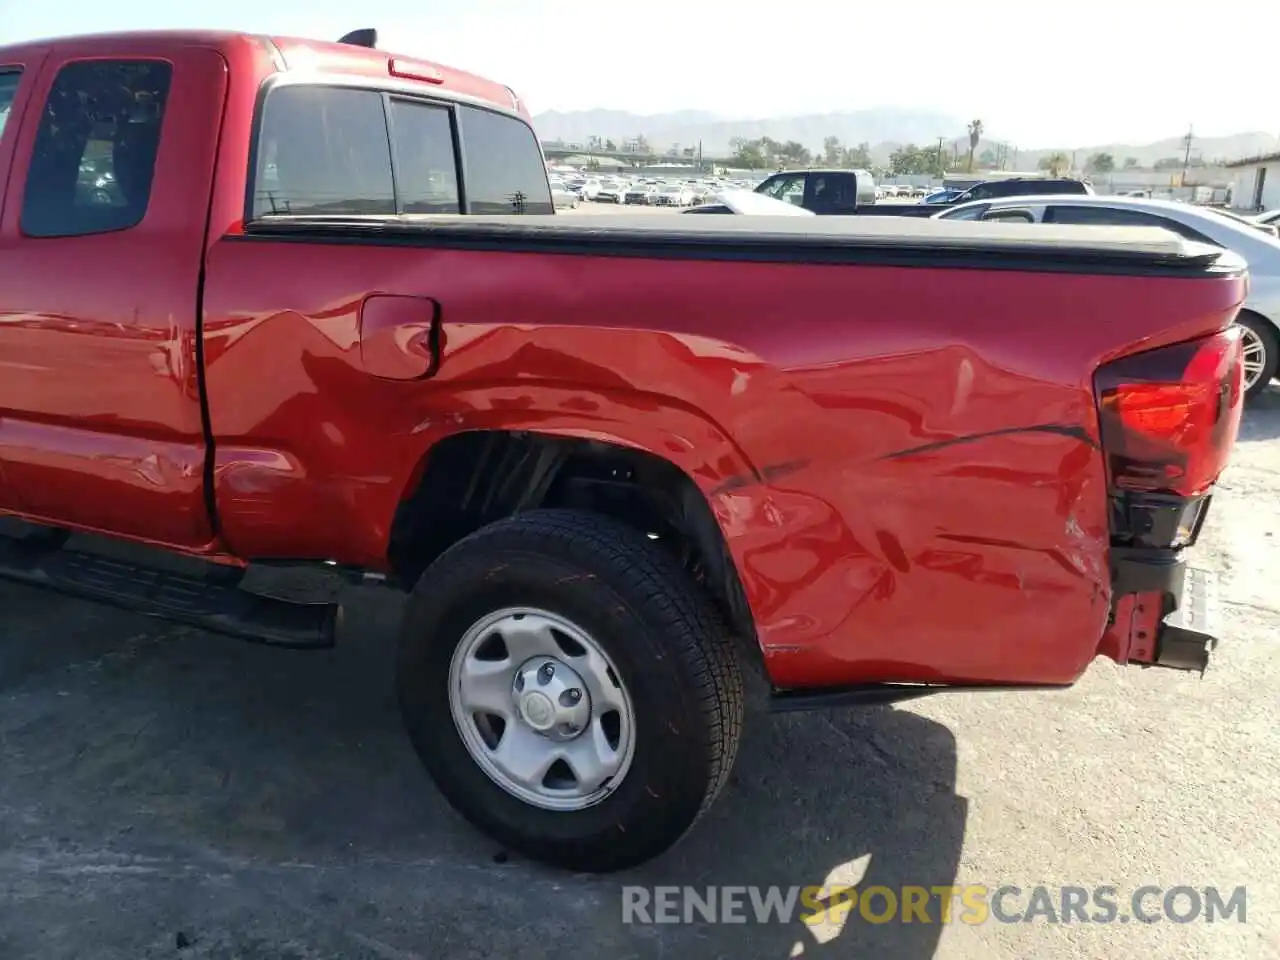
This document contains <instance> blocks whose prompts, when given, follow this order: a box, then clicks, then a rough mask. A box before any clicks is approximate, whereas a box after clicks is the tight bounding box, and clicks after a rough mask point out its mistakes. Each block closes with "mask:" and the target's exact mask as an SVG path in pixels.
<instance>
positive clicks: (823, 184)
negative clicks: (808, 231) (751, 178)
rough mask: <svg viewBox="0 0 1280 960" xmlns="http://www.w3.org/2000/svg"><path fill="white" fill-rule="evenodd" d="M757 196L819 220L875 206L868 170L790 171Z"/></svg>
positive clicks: (773, 179) (763, 185)
mask: <svg viewBox="0 0 1280 960" xmlns="http://www.w3.org/2000/svg"><path fill="white" fill-rule="evenodd" d="M756 193H761V194H764V195H765V196H767V197H772V198H774V199H775V200H782V201H785V202H787V203H792V204H795V205H796V206H798V207H803V208H804V209H805V210H809V211H811V212H813V213H816V214H818V215H819V216H824V215H839V214H850V213H856V212H857V208H858V207H859V206H864V205H867V206H869V205H870V204H873V203H875V202H876V184H875V180H874V179H873V178H872V176H871V173H870V171H867V170H835V169H832V170H790V171H786V172H784V173H775V174H774V175H773V176H771V177H769V178H768V179H766V180H765V181H764V182H763V183H761V184H760V185H759V186H758V187H756Z"/></svg>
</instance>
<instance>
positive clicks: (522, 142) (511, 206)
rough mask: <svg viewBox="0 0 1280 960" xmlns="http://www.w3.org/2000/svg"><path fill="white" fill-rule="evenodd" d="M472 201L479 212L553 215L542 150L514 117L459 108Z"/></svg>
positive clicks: (526, 129)
mask: <svg viewBox="0 0 1280 960" xmlns="http://www.w3.org/2000/svg"><path fill="white" fill-rule="evenodd" d="M458 122H459V126H460V128H461V133H462V149H463V151H464V152H465V155H466V158H467V199H468V201H469V202H470V205H471V212H472V213H478V214H510V213H554V212H555V210H554V208H553V207H552V204H551V187H550V186H549V185H548V183H547V168H546V166H545V165H544V163H543V160H542V150H541V149H540V148H539V147H538V141H537V139H536V138H535V137H534V135H533V130H532V129H530V128H529V126H528V125H527V124H525V123H523V122H522V121H520V120H517V119H515V118H514V117H509V116H505V115H503V114H500V113H495V112H493V111H491V110H482V109H479V108H476V107H467V106H460V107H459V108H458Z"/></svg>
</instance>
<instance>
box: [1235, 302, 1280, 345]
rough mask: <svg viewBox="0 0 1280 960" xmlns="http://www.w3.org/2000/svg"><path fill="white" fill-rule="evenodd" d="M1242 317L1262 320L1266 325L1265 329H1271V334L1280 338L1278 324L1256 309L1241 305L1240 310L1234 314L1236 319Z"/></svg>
mask: <svg viewBox="0 0 1280 960" xmlns="http://www.w3.org/2000/svg"><path fill="white" fill-rule="evenodd" d="M1243 317H1252V318H1253V319H1255V320H1260V321H1262V323H1263V324H1265V325H1266V327H1267V329H1268V330H1270V331H1271V334H1272V336H1275V337H1276V338H1277V339H1280V326H1278V325H1277V324H1276V322H1275V321H1274V320H1272V319H1271V318H1270V317H1264V316H1263V315H1262V314H1260V313H1259V312H1258V311H1257V310H1250V309H1249V308H1248V307H1242V308H1241V309H1240V312H1239V313H1238V314H1236V319H1237V320H1240V319H1241V318H1243Z"/></svg>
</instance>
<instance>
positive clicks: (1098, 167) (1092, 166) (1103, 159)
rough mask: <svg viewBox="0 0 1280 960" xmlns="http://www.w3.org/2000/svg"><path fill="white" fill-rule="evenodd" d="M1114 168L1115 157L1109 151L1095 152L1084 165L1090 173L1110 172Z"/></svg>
mask: <svg viewBox="0 0 1280 960" xmlns="http://www.w3.org/2000/svg"><path fill="white" fill-rule="evenodd" d="M1115 168H1116V158H1115V157H1113V156H1112V155H1111V154H1109V153H1095V154H1094V155H1093V156H1092V157H1090V158H1089V162H1088V163H1087V164H1086V165H1085V169H1086V170H1088V171H1089V172H1090V173H1110V172H1111V171H1112V170H1114V169H1115Z"/></svg>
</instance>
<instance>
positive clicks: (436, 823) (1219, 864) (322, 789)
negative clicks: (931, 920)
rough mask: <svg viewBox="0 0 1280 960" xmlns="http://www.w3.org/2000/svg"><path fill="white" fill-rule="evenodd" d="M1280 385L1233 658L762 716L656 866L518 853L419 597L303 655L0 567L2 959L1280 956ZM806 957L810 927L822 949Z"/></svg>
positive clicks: (356, 606) (1209, 561) (1250, 450)
mask: <svg viewBox="0 0 1280 960" xmlns="http://www.w3.org/2000/svg"><path fill="white" fill-rule="evenodd" d="M1278 436H1280V394H1273V395H1271V396H1269V397H1266V398H1264V399H1263V402H1262V403H1261V404H1260V405H1259V406H1257V407H1255V408H1254V409H1252V410H1251V411H1250V412H1249V414H1248V415H1247V422H1246V426H1245V429H1244V432H1243V436H1242V438H1241V444H1240V446H1239V448H1238V452H1237V456H1236V460H1235V463H1234V465H1233V466H1232V467H1231V469H1230V471H1229V473H1228V475H1227V476H1226V478H1225V480H1224V483H1223V486H1222V492H1221V494H1220V496H1219V497H1218V499H1217V502H1216V503H1215V505H1214V510H1213V512H1212V515H1211V518H1210V521H1209V524H1208V526H1207V528H1206V530H1205V533H1204V536H1203V540H1202V546H1201V547H1200V549H1199V557H1200V562H1201V563H1202V564H1204V565H1208V566H1211V567H1214V568H1216V569H1217V570H1218V571H1219V572H1220V573H1221V574H1222V575H1223V576H1224V582H1223V600H1224V601H1225V604H1224V607H1225V609H1224V615H1225V618H1226V628H1227V629H1226V637H1227V640H1226V642H1225V643H1224V645H1223V646H1222V647H1221V648H1220V650H1219V652H1218V655H1217V658H1216V659H1215V661H1214V663H1213V666H1212V667H1211V668H1210V670H1209V672H1208V674H1207V675H1206V676H1205V677H1204V678H1203V679H1200V678H1197V677H1195V676H1192V675H1186V674H1180V673H1175V672H1171V671H1161V670H1146V671H1144V670H1139V669H1135V668H1130V669H1123V670H1122V669H1117V668H1115V667H1114V666H1112V665H1110V664H1109V663H1104V662H1099V663H1097V664H1095V665H1094V666H1093V667H1092V668H1091V669H1090V671H1089V672H1088V674H1087V675H1086V676H1085V677H1084V679H1083V680H1082V681H1081V682H1080V684H1079V685H1078V686H1077V687H1076V688H1074V689H1073V690H1070V691H1067V692H1062V693H1045V694H1013V693H1003V694H989V695H961V694H957V695H945V696H940V697H937V698H933V699H932V700H926V701H921V702H919V703H918V704H915V705H912V706H910V707H907V708H900V709H882V710H881V709H877V710H851V711H848V712H842V713H831V714H813V715H799V716H782V717H775V716H770V715H767V714H764V713H762V712H761V711H760V710H758V709H756V710H755V711H754V713H753V715H752V716H750V717H749V722H748V727H747V734H746V739H745V741H744V744H743V750H742V753H741V755H740V757H739V761H738V765H737V771H736V774H735V776H734V778H733V780H732V781H731V783H730V785H729V787H728V789H727V790H726V792H725V794H724V796H723V797H722V798H721V800H720V801H719V803H718V804H717V806H716V807H715V809H714V810H713V811H712V812H711V814H710V815H709V816H708V817H707V818H706V819H705V820H704V821H703V823H702V824H701V825H700V826H699V828H698V829H697V830H696V831H695V832H694V833H693V834H692V835H691V836H690V837H688V838H687V839H686V841H685V842H684V843H683V844H681V845H680V846H679V847H678V848H677V849H676V850H674V851H673V852H672V853H671V854H669V855H668V856H666V857H664V858H662V859H661V860H659V861H658V862H655V863H653V864H650V865H648V866H647V867H645V868H643V869H641V870H637V871H635V872H633V873H631V874H629V875H627V876H625V877H612V878H608V879H598V878H589V877H577V876H568V875H563V874H559V873H555V872H552V871H549V870H545V869H542V868H540V867H537V866H534V865H530V864H527V863H523V862H519V861H518V860H515V859H511V860H508V859H507V858H506V857H505V856H504V855H503V854H502V853H501V851H498V850H496V849H495V848H494V846H493V845H492V844H491V843H490V842H489V841H487V840H486V839H485V838H483V837H481V836H478V835H477V834H476V833H474V832H473V831H472V830H470V829H469V828H468V827H466V826H465V825H464V824H463V823H462V822H461V821H460V820H459V818H458V817H456V816H455V815H454V814H453V813H452V812H451V811H450V810H449V809H448V808H447V807H446V806H445V804H444V802H443V801H442V800H441V798H440V796H439V795H438V794H437V793H436V792H435V790H434V789H433V788H432V787H431V785H430V783H429V782H428V781H427V779H426V777H425V775H424V774H423V773H422V772H421V771H420V769H419V767H418V764H417V763H416V761H415V759H414V757H413V755H412V753H411V751H410V748H409V746H408V744H407V742H406V739H405V737H404V735H403V734H402V732H401V729H400V725H399V722H398V719H397V717H396V712H395V707H394V703H393V697H392V692H391V685H390V653H391V643H392V638H393V632H394V623H395V619H396V615H397V603H396V601H395V599H394V598H392V597H391V596H389V595H387V594H386V593H379V592H376V591H353V592H352V593H351V594H350V596H349V598H348V602H349V608H348V614H349V616H350V619H349V621H348V622H349V623H357V624H359V625H360V627H359V629H358V630H355V629H348V630H347V632H346V633H345V636H344V638H343V642H342V644H341V645H340V647H339V648H338V649H337V650H335V651H332V652H323V653H310V654H307V653H290V652H285V651H277V650H271V649H266V648H262V647H256V646H253V645H249V644H245V643H240V642H237V641H234V640H226V639H221V638H218V637H215V636H211V635H207V634H203V633H200V632H198V631H193V630H187V629H181V628H172V627H167V626H165V625H163V624H159V623H157V622H155V621H151V620H147V619H143V618H140V617H135V616H131V615H129V614H125V613H121V612H117V611H114V610H110V609H106V608H102V607H96V606H91V605H88V604H82V603H78V602H73V601H68V600H64V599H60V598H56V597H52V596H50V595H47V594H42V593H38V592H35V591H31V590H26V589H22V588H17V587H10V586H2V587H0V610H3V611H4V620H3V622H4V628H5V636H4V641H5V642H4V643H3V644H0V762H2V763H3V767H0V769H2V770H3V776H2V777H0V957H3V958H4V960H22V958H38V960H60V958H77V960H79V958H92V960H99V958H100V960H142V958H160V957H163V958H181V960H215V958H218V960H222V958H226V960H230V958H239V960H304V958H305V960H311V958H342V960H357V958H381V960H399V958H410V957H421V958H426V960H463V958H477V957H503V958H506V957H519V958H521V960H538V958H544V957H545V958H551V957H556V958H560V957H565V956H577V957H589V958H593V960H595V958H599V960H612V958H663V957H671V958H678V960H702V958H722V957H723V958H734V960H746V958H766V960H774V958H776V960H783V958H787V957H789V956H803V957H808V958H818V957H832V958H835V957H841V958H855V957H868V958H876V960H879V958H882V957H883V958H891V960H896V958H907V960H913V958H917V957H930V956H937V957H941V958H949V960H957V958H981V960H987V958H1010V960H1013V958H1025V957H1035V958H1037V960H1056V958H1072V960H1076V958H1081V957H1090V958H1093V957H1097V958H1103V957H1105V958H1107V960H1125V958H1133V960H1150V958H1153V957H1160V958H1184V957H1212V958H1237V957H1238V958H1249V960H1259V958H1267V957H1278V956H1280V921H1277V916H1276V911H1277V907H1280V887H1278V885H1277V881H1276V880H1275V879H1274V877H1273V875H1272V874H1271V872H1270V865H1271V864H1272V863H1276V862H1280V791H1278V790H1277V786H1280V761H1277V754H1276V746H1277V742H1278V740H1280V726H1278V723H1277V719H1278V718H1277V698H1276V694H1275V689H1276V685H1277V681H1278V680H1280V676H1278V674H1280V670H1278V668H1277V664H1278V663H1280V659H1278V658H1277V656H1276V653H1275V650H1274V631H1273V623H1274V619H1275V612H1276V603H1275V601H1274V600H1273V599H1272V597H1271V593H1270V589H1269V587H1268V586H1267V584H1268V583H1269V582H1270V581H1269V576H1268V571H1269V570H1271V569H1273V565H1274V564H1276V561H1277V558H1278V550H1280V548H1278V547H1277V543H1276V539H1277V538H1276V536H1275V534H1276V532H1277V530H1280V440H1278V439H1277V437H1278ZM850 871H852V872H853V873H854V874H855V875H856V874H857V873H864V874H865V879H864V883H880V884H887V885H889V886H898V885H903V884H919V885H924V886H931V885H946V884H951V883H960V884H968V883H982V884H987V885H990V886H992V887H994V886H998V885H1001V884H1014V885H1018V886H1020V887H1023V888H1030V887H1032V886H1034V885H1035V884H1051V885H1081V886H1092V885H1096V884H1112V885H1115V886H1116V887H1118V888H1120V890H1121V896H1122V898H1123V897H1124V896H1125V895H1126V893H1127V892H1128V891H1132V890H1133V889H1134V888H1136V887H1138V886H1140V885H1142V884H1145V883H1151V884H1159V885H1161V886H1164V887H1171V886H1175V885H1180V884H1187V885H1192V886H1195V887H1204V886H1207V885H1217V886H1219V887H1226V888H1231V887H1235V886H1237V885H1242V884H1243V885H1246V886H1247V887H1248V913H1247V922H1246V923H1243V924H1241V923H1238V922H1235V921H1231V922H1219V923H1216V924H1208V923H1204V922H1195V923H1188V924H1176V923H1171V922H1167V921H1165V922H1161V923H1157V924H1154V925H1145V924H1137V923H1130V924H1120V923H1116V924H1111V925H1099V924H1088V925H1082V924H1079V923H1076V924H1071V925H1051V924H1047V923H1044V922H1037V923H1030V924H1012V925H1011V924H1002V923H997V922H995V921H994V920H993V921H988V922H987V923H985V924H982V925H978V926H969V925H965V924H960V923H954V924H950V925H945V926H940V925H923V924H919V923H916V924H885V925H873V924H868V923H866V922H864V921H863V920H861V919H860V918H858V917H857V916H855V917H854V918H853V919H851V920H849V921H848V923H847V924H845V925H844V926H843V928H837V927H832V928H825V929H822V930H819V931H818V934H819V935H815V932H814V931H812V930H811V929H810V928H808V927H805V926H803V925H802V924H800V923H799V922H794V923H792V924H790V925H784V924H773V925H755V924H751V925H747V926H736V925H717V926H711V925H705V924H689V925H675V926H626V925H624V924H623V923H622V921H621V917H622V911H621V897H620V885H621V884H622V883H636V884H650V885H654V884H693V885H698V886H703V885H707V884H734V885H742V884H764V885H767V884H781V885H787V884H822V883H823V882H824V881H825V880H826V879H827V878H828V877H832V876H835V877H841V876H847V875H848V874H849V873H850ZM797 945H799V946H797Z"/></svg>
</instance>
